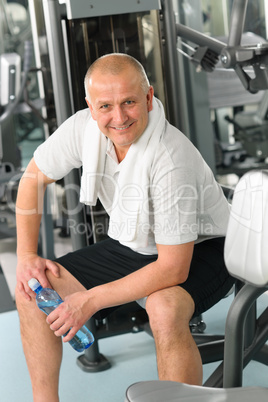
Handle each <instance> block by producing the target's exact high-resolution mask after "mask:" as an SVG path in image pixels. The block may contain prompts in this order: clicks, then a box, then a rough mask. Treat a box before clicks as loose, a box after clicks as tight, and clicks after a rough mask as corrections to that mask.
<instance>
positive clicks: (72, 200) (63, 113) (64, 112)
mask: <svg viewBox="0 0 268 402" xmlns="http://www.w3.org/2000/svg"><path fill="white" fill-rule="evenodd" d="M43 9H44V19H45V26H46V34H47V43H48V51H49V59H50V68H51V76H52V83H53V92H54V101H55V109H56V116H57V123H58V125H60V124H62V123H63V122H64V121H65V120H66V119H67V118H68V117H70V116H71V115H72V114H73V110H72V106H71V94H70V91H69V83H68V74H67V65H66V60H65V53H64V41H63V34H62V29H61V14H60V6H59V3H58V1H57V0H43ZM64 184H65V188H66V200H67V207H68V210H69V211H70V212H72V219H74V220H75V222H77V223H80V222H84V213H83V207H82V206H81V204H80V203H79V194H78V191H77V189H78V188H79V187H80V177H79V171H78V170H77V169H74V170H72V171H71V172H70V173H69V174H68V175H67V176H66V177H65V178H64ZM84 232H85V231H84ZM70 233H71V240H72V246H73V250H77V249H80V248H82V247H85V246H86V245H87V235H86V233H78V231H77V230H75V227H72V228H70Z"/></svg>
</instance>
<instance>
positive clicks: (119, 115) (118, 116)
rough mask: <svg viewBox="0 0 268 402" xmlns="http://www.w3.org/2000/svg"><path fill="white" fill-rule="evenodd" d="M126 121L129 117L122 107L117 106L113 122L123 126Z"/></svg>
mask: <svg viewBox="0 0 268 402" xmlns="http://www.w3.org/2000/svg"><path fill="white" fill-rule="evenodd" d="M126 120H127V116H126V113H125V111H124V109H123V108H122V106H115V107H114V111H113V121H114V122H115V123H117V124H123V123H124V122H125V121H126Z"/></svg>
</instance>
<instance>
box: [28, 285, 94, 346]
mask: <svg viewBox="0 0 268 402" xmlns="http://www.w3.org/2000/svg"><path fill="white" fill-rule="evenodd" d="M28 285H29V287H30V288H31V289H32V290H33V291H34V292H35V293H36V304H37V306H38V307H39V309H40V310H41V311H43V312H44V313H46V315H49V314H50V313H51V312H52V311H53V310H55V309H56V308H57V307H58V306H59V305H60V304H61V303H63V300H62V298H61V297H60V296H59V295H58V293H57V292H56V291H55V290H53V289H49V288H43V287H42V286H41V285H40V283H39V282H38V281H37V280H36V279H35V278H32V279H30V280H29V281H28ZM68 332H69V331H68ZM68 332H66V334H65V335H64V336H66V335H67V334H68ZM93 342H94V336H93V334H92V333H91V332H90V331H89V329H88V328H87V327H86V326H85V325H84V326H83V327H82V328H80V329H79V331H78V332H77V333H76V334H75V335H74V337H73V338H72V339H71V340H70V341H69V343H70V345H71V346H72V347H73V348H74V349H75V350H76V351H77V352H83V351H84V350H85V349H87V348H89V346H91V345H92V343H93Z"/></svg>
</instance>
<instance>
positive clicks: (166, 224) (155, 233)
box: [34, 109, 229, 254]
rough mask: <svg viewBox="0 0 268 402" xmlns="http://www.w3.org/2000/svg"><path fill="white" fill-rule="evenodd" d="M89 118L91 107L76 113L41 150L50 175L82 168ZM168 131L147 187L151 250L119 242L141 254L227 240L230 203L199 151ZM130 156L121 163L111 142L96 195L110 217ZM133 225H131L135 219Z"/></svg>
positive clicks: (37, 159) (43, 166)
mask: <svg viewBox="0 0 268 402" xmlns="http://www.w3.org/2000/svg"><path fill="white" fill-rule="evenodd" d="M88 119H91V115H90V111H89V109H85V110H82V111H79V112H77V113H76V114H75V115H74V116H72V117H70V118H69V119H68V120H66V122H64V123H63V124H62V125H61V126H60V127H59V128H58V129H57V130H56V132H55V133H53V135H51V136H50V137H49V139H48V140H46V141H45V142H44V143H43V144H41V145H40V146H39V147H38V148H37V150H36V151H35V153H34V159H35V162H36V164H37V166H38V167H39V169H40V170H41V171H42V172H43V173H44V174H45V175H46V176H48V177H50V178H52V179H54V180H58V179H60V178H62V177H64V176H65V175H66V174H68V173H69V172H70V170H72V169H73V168H79V167H81V166H83V164H84V158H86V152H85V146H87V145H86V144H88V138H89V137H88V136H90V133H88V132H87V131H86V129H85V128H86V126H87V122H88ZM165 127H166V128H165V132H164V135H163V136H162V137H161V140H160V141H159V144H158V145H157V150H156V152H155V155H154V157H153V162H152V166H151V170H150V172H151V173H150V180H149V185H148V189H146V191H148V193H149V195H148V196H149V210H148V214H149V219H148V222H149V224H148V223H147V224H146V227H144V228H143V227H142V228H141V229H142V230H144V231H146V233H147V234H148V236H147V237H148V242H147V246H146V247H144V248H135V246H134V247H132V245H131V243H129V242H125V243H124V240H123V239H120V242H121V243H122V244H125V245H127V246H129V247H131V248H133V249H134V250H135V251H137V252H140V253H146V254H156V253H157V249H156V243H158V244H166V245H175V244H182V243H187V242H190V241H195V242H200V241H203V240H206V239H208V238H212V237H215V236H225V233H226V228H227V223H228V219H229V204H228V202H227V200H226V198H225V197H224V195H223V192H222V190H221V188H220V186H219V184H218V183H217V182H216V181H215V178H214V176H213V173H212V171H211V169H210V168H209V167H208V165H207V164H206V162H205V161H204V159H203V158H202V156H201V155H200V153H199V151H198V150H197V149H196V148H195V147H194V145H193V144H192V143H191V142H190V141H189V139H188V138H187V137H186V136H185V135H184V134H182V133H181V132H180V131H179V130H177V129H176V128H175V127H173V126H171V125H170V124H169V123H167V122H166V126H165ZM127 157H128V154H127V155H126V157H125V159H124V160H123V161H122V162H121V163H118V161H117V157H116V153H115V150H114V147H113V144H112V142H111V141H110V140H108V141H107V151H106V157H105V167H104V174H103V177H102V180H101V185H100V189H99V193H98V197H99V199H100V201H101V203H102V205H103V207H104V209H105V210H106V211H107V213H108V215H109V214H110V212H111V208H112V205H113V198H114V192H115V186H116V184H117V179H118V175H119V174H120V171H121V170H122V169H124V165H125V164H126V163H125V161H126V158H127ZM133 169H135V166H133ZM82 191H83V189H82ZM129 222H130V225H131V224H132V223H131V220H130V221H129ZM135 224H136V225H139V224H142V223H139V222H136V223H135Z"/></svg>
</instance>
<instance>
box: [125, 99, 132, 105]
mask: <svg viewBox="0 0 268 402" xmlns="http://www.w3.org/2000/svg"><path fill="white" fill-rule="evenodd" d="M125 103H126V105H132V103H134V102H133V101H131V100H128V101H126V102H125Z"/></svg>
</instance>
